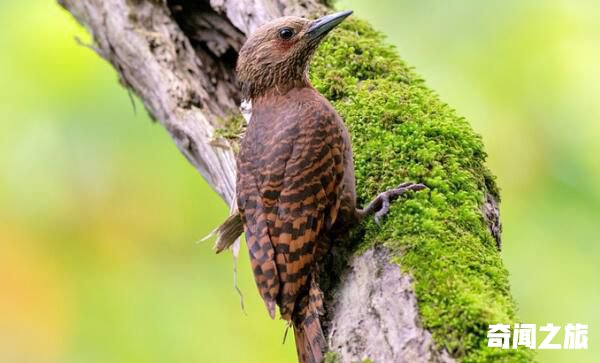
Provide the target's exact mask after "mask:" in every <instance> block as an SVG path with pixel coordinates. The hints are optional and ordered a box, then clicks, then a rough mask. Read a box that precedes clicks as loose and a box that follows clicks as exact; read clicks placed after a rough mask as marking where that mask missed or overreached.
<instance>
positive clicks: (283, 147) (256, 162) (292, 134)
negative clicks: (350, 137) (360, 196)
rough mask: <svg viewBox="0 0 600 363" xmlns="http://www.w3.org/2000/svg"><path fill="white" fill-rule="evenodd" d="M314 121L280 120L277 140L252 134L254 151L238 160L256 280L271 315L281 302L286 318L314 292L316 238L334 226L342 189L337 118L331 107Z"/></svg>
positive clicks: (250, 142) (242, 205) (248, 142)
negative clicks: (299, 300) (300, 297)
mask: <svg viewBox="0 0 600 363" xmlns="http://www.w3.org/2000/svg"><path fill="white" fill-rule="evenodd" d="M311 116H312V117H311V118H310V120H307V121H306V122H297V121H296V122H281V121H282V120H278V121H280V122H279V125H281V126H279V127H278V128H279V130H277V131H272V132H271V134H270V135H265V133H266V132H267V133H268V132H269V131H264V130H263V131H261V132H258V133H257V134H255V133H254V132H253V131H251V130H248V133H247V134H246V137H245V138H246V139H245V140H244V141H245V143H246V148H251V149H252V151H251V152H248V150H244V145H242V150H241V151H240V156H239V159H238V160H239V166H238V169H239V170H238V205H239V208H240V211H241V214H242V216H243V220H244V225H245V226H246V241H247V243H248V249H249V251H250V259H251V262H252V267H253V269H254V275H255V280H256V283H257V285H258V288H259V291H260V294H261V296H262V297H263V300H264V301H265V304H266V305H267V309H268V310H269V312H270V313H271V316H274V305H275V302H277V303H279V306H280V308H281V315H282V317H283V318H285V319H286V320H289V319H290V318H291V314H292V313H293V310H294V304H295V302H296V298H297V295H298V293H299V292H300V291H304V290H306V293H308V288H309V287H310V274H311V271H312V268H313V262H314V255H315V249H316V247H317V240H318V237H319V236H320V234H321V233H322V230H323V228H324V227H325V228H328V227H329V226H331V225H332V224H333V223H334V222H335V220H336V218H337V213H338V209H339V205H340V195H341V192H342V188H343V182H342V181H343V176H344V165H343V148H344V141H343V139H342V133H341V130H340V129H339V126H338V123H337V122H336V121H337V120H336V119H335V117H337V116H336V115H335V113H333V112H332V111H331V110H330V109H328V108H325V107H323V111H321V112H313V113H312V114H311ZM287 117H294V116H293V115H288V116H287ZM265 138H268V139H269V140H273V142H272V144H271V145H265V143H266V142H268V141H267V140H265Z"/></svg>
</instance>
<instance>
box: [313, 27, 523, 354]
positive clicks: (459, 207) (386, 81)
mask: <svg viewBox="0 0 600 363" xmlns="http://www.w3.org/2000/svg"><path fill="white" fill-rule="evenodd" d="M310 75H311V80H312V82H313V84H314V85H315V87H316V88H317V89H318V90H319V91H320V92H321V93H323V94H324V95H325V96H326V97H327V98H328V99H329V100H331V102H332V103H333V105H334V106H335V108H336V109H337V110H338V112H339V113H340V115H341V116H342V118H343V119H344V121H345V123H346V125H347V127H348V128H349V130H350V133H351V135H352V143H353V150H354V163H355V168H356V178H357V193H358V196H359V201H362V202H366V201H368V200H370V199H371V198H373V197H374V196H375V195H377V193H378V192H380V191H383V190H385V189H388V188H391V187H394V186H396V185H398V184H400V183H401V182H404V181H414V182H422V183H424V184H426V185H427V186H428V187H429V189H428V190H425V191H421V192H418V193H413V194H411V195H410V196H408V197H407V198H404V199H402V200H400V201H398V202H396V203H394V204H393V207H392V208H391V212H390V214H389V215H388V216H387V218H386V220H385V222H384V223H383V226H381V227H380V226H377V225H376V224H375V223H372V222H371V223H369V224H368V225H367V226H366V228H365V231H364V235H362V234H361V238H360V241H355V245H354V248H355V253H356V254H360V253H362V252H363V251H365V250H367V249H369V248H370V247H372V246H375V245H383V246H385V247H387V250H389V251H390V252H391V255H392V260H393V261H394V262H395V263H397V264H398V265H399V266H400V267H401V269H402V270H403V271H404V272H407V273H408V274H409V275H411V276H412V277H413V281H414V283H413V287H414V291H415V293H416V296H417V302H418V304H417V305H418V309H419V312H420V317H421V320H422V323H423V326H424V327H425V328H426V329H428V330H429V331H430V332H431V333H432V335H433V338H434V341H435V344H436V345H437V346H438V347H439V348H443V349H446V350H447V351H448V352H449V353H450V355H451V356H452V357H453V358H457V359H460V360H462V361H464V362H520V361H530V360H531V354H530V352H529V351H527V350H522V349H519V350H501V349H498V348H488V347H487V330H488V325H489V324H495V323H512V322H514V321H515V304H514V302H513V300H512V297H511V293H510V288H509V282H508V272H507V271H506V269H505V268H504V266H503V263H502V260H501V257H500V254H499V247H500V246H499V235H498V236H494V234H496V233H497V229H498V226H497V223H498V221H497V220H495V219H494V218H487V217H486V213H484V209H485V206H484V204H485V203H486V202H489V201H490V200H492V201H498V200H499V197H498V189H497V187H496V185H495V182H494V178H493V177H492V175H491V173H490V171H489V170H488V169H487V168H486V166H485V159H486V153H485V151H484V147H483V143H482V140H481V137H480V136H479V135H477V134H476V133H475V132H474V131H473V130H472V128H471V127H470V126H469V124H468V123H467V121H466V120H465V119H464V118H463V117H460V116H459V115H458V114H457V113H456V112H455V111H454V110H453V109H452V108H450V107H449V106H448V105H446V104H445V103H443V102H442V101H440V99H439V98H438V96H437V95H436V94H435V93H434V92H433V91H432V90H430V89H428V88H427V87H426V86H425V84H424V81H423V80H422V79H421V78H420V77H419V76H418V75H416V74H415V72H413V70H412V69H411V67H409V66H407V65H406V64H405V63H404V62H403V61H402V60H401V59H400V58H399V56H398V55H397V53H396V51H395V49H394V48H393V47H391V46H389V45H387V44H385V42H384V40H383V37H382V35H381V34H380V33H378V32H376V31H374V30H373V29H372V27H371V26H369V25H368V24H367V23H365V22H362V21H357V20H350V21H348V22H347V23H345V24H343V25H342V26H341V27H340V29H339V30H338V31H336V32H334V33H332V34H331V36H330V37H329V38H328V39H327V40H326V41H325V42H324V44H323V45H322V46H321V48H320V50H319V52H318V53H317V55H316V57H315V59H314V61H313V63H312V65H311V68H310ZM492 208H493V207H492ZM496 215H497V214H496Z"/></svg>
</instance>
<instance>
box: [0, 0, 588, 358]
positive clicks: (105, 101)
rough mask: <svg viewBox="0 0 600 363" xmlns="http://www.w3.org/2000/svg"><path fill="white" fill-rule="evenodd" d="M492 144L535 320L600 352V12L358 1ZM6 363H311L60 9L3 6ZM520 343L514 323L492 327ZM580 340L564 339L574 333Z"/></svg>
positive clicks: (193, 188) (182, 173) (183, 166)
mask: <svg viewBox="0 0 600 363" xmlns="http://www.w3.org/2000/svg"><path fill="white" fill-rule="evenodd" d="M337 4H338V7H340V8H352V9H354V10H355V11H356V16H359V17H362V18H365V19H367V20H369V21H371V22H372V23H373V24H375V25H376V26H377V27H378V28H379V29H380V30H382V31H383V32H385V33H386V34H387V35H388V36H389V39H390V41H391V42H392V43H394V44H395V45H396V46H397V47H398V51H399V52H400V54H401V55H402V56H403V57H404V59H405V60H407V61H408V62H409V63H411V64H413V65H414V66H415V67H416V68H417V70H418V72H419V73H420V74H422V75H423V76H424V77H425V79H427V81H428V84H429V85H430V86H431V87H432V88H434V89H435V90H437V91H438V92H439V94H440V95H441V97H442V98H443V99H444V100H446V101H447V102H449V103H450V104H451V105H452V106H453V107H455V108H456V109H458V110H459V113H461V114H462V115H464V116H466V117H467V118H468V119H469V120H470V121H471V123H472V125H473V127H474V128H475V129H476V130H477V131H478V132H479V133H481V134H482V135H483V137H484V140H485V143H486V145H487V150H488V152H489V165H490V167H491V168H492V170H493V171H494V172H495V173H496V175H497V176H498V182H499V184H500V186H501V187H502V189H503V193H502V195H503V203H502V217H503V221H504V229H505V231H504V251H503V252H502V253H503V256H504V260H505V263H506V266H507V267H508V269H509V270H510V272H511V282H512V288H513V292H514V296H515V299H516V300H517V302H518V304H519V306H520V312H519V315H520V318H521V319H520V320H521V321H522V322H525V323H537V324H546V323H554V324H555V325H563V326H564V325H565V324H566V323H569V322H572V323H576V322H580V323H587V324H589V325H590V332H589V339H590V342H589V346H590V349H589V350H588V351H579V352H577V351H540V352H539V355H538V357H539V360H540V361H542V362H598V361H600V346H598V344H600V343H599V342H598V341H597V339H595V337H596V336H598V335H597V334H595V330H596V328H597V327H599V326H600V314H599V311H600V282H599V280H600V238H599V236H600V234H599V232H598V229H599V227H600V220H599V219H600V218H599V217H600V188H599V185H600V157H599V156H600V141H599V140H600V99H599V96H600V22H599V21H598V14H600V2H593V1H585V0H580V1H574V0H563V1H554V0H553V1H541V0H540V1H536V0H528V1H520V0H508V1H506V0H493V1H492V0H488V1H475V0H471V1H466V0H462V1H454V2H452V4H449V3H447V2H445V1H439V0H438V1H419V2H416V1H391V0H387V1H366V0H362V1H361V0H344V1H339V2H338V3H337ZM0 24H2V30H1V31H0V84H1V85H2V87H0V173H1V174H0V175H1V178H0V362H2V363H76V362H77V363H80V362H81V363H84V362H85V363H94V362H98V363H100V362H102V363H104V362H114V363H117V362H122V363H131V362H144V363H145V362H215V363H218V362H283V361H285V362H293V361H294V360H295V349H294V347H293V344H292V343H291V339H290V341H288V343H287V344H286V345H282V344H281V343H280V342H281V340H282V338H283V332H284V330H285V329H284V323H283V322H281V321H275V322H273V321H270V319H269V318H268V315H267V313H266V311H265V309H264V308H263V305H262V303H261V302H260V300H259V297H258V294H257V292H256V289H255V287H254V283H253V281H252V280H251V272H250V269H249V266H248V259H247V258H246V253H245V251H242V258H241V266H240V272H239V277H240V285H241V288H242V290H243V291H244V292H245V298H246V305H247V306H246V311H247V315H246V314H244V313H243V312H242V310H241V309H240V306H239V299H238V296H237V294H236V293H235V291H234V289H233V287H232V261H231V257H230V255H222V256H215V255H214V254H213V252H212V251H211V243H210V242H207V243H203V244H196V243H194V242H195V241H196V240H198V238H199V237H201V236H203V235H205V234H206V233H207V232H208V231H209V230H210V229H212V228H213V227H214V226H215V225H216V224H217V223H218V222H219V221H221V220H222V218H224V217H225V216H226V214H227V210H226V207H225V206H224V205H223V203H221V201H220V200H219V198H218V197H217V196H216V195H215V194H214V193H213V192H212V191H211V190H210V189H209V188H208V187H207V185H206V183H205V182H204V181H203V180H202V179H201V177H200V176H199V175H198V174H197V173H196V172H195V171H194V169H193V168H192V167H190V166H189V165H188V163H187V162H186V160H185V158H184V157H183V156H182V155H180V154H179V152H178V151H177V149H176V148H175V146H174V144H173V143H172V142H171V140H170V138H169V136H168V135H167V134H166V132H165V131H164V130H163V129H162V128H161V127H160V126H158V125H156V124H153V123H152V122H151V121H150V120H149V118H148V117H147V115H146V114H145V111H143V108H142V107H141V105H139V104H138V107H137V108H138V111H137V114H136V113H134V111H133V108H132V106H131V104H130V100H129V98H128V95H127V92H126V91H125V90H124V89H123V88H121V87H120V86H119V85H118V83H117V77H116V75H115V72H114V71H113V70H112V69H111V67H110V66H109V65H108V64H107V63H105V62H104V61H103V60H101V59H100V58H99V57H98V56H97V55H95V54H94V53H93V52H92V51H90V50H89V49H86V48H84V47H81V46H78V45H77V44H76V42H75V41H74V36H79V37H81V38H82V39H84V40H88V41H89V36H88V35H86V33H85V32H84V31H83V30H82V29H81V28H80V27H79V26H78V25H77V24H76V23H75V21H74V20H73V19H72V18H71V17H70V16H69V15H68V14H66V13H65V12H64V11H62V10H61V9H60V8H59V7H58V6H57V5H56V4H55V3H54V2H53V1H41V0H22V1H3V2H1V3H0ZM490 323H500V322H490ZM561 336H562V333H561Z"/></svg>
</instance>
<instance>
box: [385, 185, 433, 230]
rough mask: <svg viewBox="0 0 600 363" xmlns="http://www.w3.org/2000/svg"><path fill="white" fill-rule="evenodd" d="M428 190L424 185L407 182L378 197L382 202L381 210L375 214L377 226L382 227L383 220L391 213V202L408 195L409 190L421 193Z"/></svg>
mask: <svg viewBox="0 0 600 363" xmlns="http://www.w3.org/2000/svg"><path fill="white" fill-rule="evenodd" d="M425 188H427V187H426V186H425V185H424V184H421V183H418V184H415V183H412V182H405V183H402V184H400V185H398V186H397V187H396V188H394V189H390V190H387V191H385V192H383V193H381V194H379V195H378V196H377V199H379V200H380V201H381V208H379V210H378V211H377V212H375V214H374V216H373V219H374V220H375V223H377V225H381V220H382V219H383V217H385V215H386V214H388V212H389V211H390V202H391V201H393V200H394V199H396V198H398V197H399V196H401V195H402V194H404V193H406V192H407V191H409V190H412V191H415V192H416V191H419V190H423V189H425Z"/></svg>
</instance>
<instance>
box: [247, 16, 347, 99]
mask: <svg viewBox="0 0 600 363" xmlns="http://www.w3.org/2000/svg"><path fill="white" fill-rule="evenodd" d="M350 14H352V11H343V12H339V13H336V14H331V15H326V16H323V17H321V18H318V19H316V20H308V19H304V18H299V17H294V16H288V17H283V18H278V19H275V20H273V21H271V22H269V23H267V24H265V25H263V26H261V27H260V28H258V29H257V30H256V31H255V32H254V33H252V34H251V35H250V37H249V38H248V40H247V41H246V43H245V44H244V46H243V47H242V49H241V50H240V54H239V58H238V62H237V75H238V80H239V81H240V83H241V85H242V91H243V93H244V97H246V98H248V99H256V98H258V97H260V96H263V95H265V94H267V93H269V92H285V91H287V90H289V89H291V88H293V87H298V86H303V85H307V84H308V75H307V70H308V63H309V60H310V57H311V56H312V54H313V53H314V52H315V50H316V49H317V46H318V45H319V43H320V42H321V40H322V39H323V38H324V37H325V36H326V35H327V34H328V33H329V32H330V31H331V30H332V29H333V28H335V27H336V26H337V25H338V24H339V23H341V22H342V21H343V20H344V19H345V18H347V17H348V16H349V15H350Z"/></svg>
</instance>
